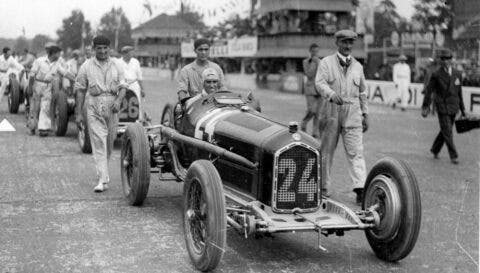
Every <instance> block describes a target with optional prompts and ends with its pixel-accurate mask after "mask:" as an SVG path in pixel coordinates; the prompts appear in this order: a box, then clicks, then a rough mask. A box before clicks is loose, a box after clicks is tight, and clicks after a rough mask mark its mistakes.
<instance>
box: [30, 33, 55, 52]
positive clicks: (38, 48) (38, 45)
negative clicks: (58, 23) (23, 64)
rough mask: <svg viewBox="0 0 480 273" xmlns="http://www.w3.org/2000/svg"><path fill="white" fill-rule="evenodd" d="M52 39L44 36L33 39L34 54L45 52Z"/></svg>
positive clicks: (31, 47)
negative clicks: (46, 45)
mask: <svg viewBox="0 0 480 273" xmlns="http://www.w3.org/2000/svg"><path fill="white" fill-rule="evenodd" d="M51 40H52V39H50V37H48V36H47V35H44V34H37V35H35V37H33V39H32V44H31V46H30V51H31V52H33V53H36V54H38V53H40V52H42V51H43V50H44V47H45V44H46V43H47V42H49V41H51Z"/></svg>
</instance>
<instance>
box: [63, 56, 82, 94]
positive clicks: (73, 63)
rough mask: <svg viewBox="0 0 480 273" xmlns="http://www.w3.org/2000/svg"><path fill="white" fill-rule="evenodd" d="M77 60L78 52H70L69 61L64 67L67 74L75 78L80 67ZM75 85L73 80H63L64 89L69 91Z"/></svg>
mask: <svg viewBox="0 0 480 273" xmlns="http://www.w3.org/2000/svg"><path fill="white" fill-rule="evenodd" d="M79 58H80V50H78V49H74V50H72V52H71V56H70V59H68V61H67V62H66V67H67V71H68V73H70V74H71V75H73V76H74V77H76V76H77V74H78V68H79V66H80V64H79ZM74 83H75V78H74V79H73V80H72V81H71V80H69V79H68V78H64V79H63V88H65V89H71V88H73V85H74Z"/></svg>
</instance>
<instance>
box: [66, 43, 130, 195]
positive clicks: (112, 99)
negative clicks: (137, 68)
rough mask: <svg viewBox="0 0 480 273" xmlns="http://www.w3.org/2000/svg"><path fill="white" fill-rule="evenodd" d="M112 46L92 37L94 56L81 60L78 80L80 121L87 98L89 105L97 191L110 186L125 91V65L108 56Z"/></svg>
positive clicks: (77, 107)
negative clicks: (109, 173) (110, 167)
mask: <svg viewBox="0 0 480 273" xmlns="http://www.w3.org/2000/svg"><path fill="white" fill-rule="evenodd" d="M109 46H110V40H109V39H108V38H107V37H105V36H102V35H99V36H97V37H95V38H94V39H93V48H94V50H95V57H93V58H90V59H87V60H86V61H85V63H83V64H82V66H81V67H80V70H79V71H78V75H77V79H76V81H75V92H76V93H77V105H76V108H75V113H76V122H77V123H81V121H82V108H83V104H84V101H85V107H86V108H87V124H88V128H89V133H90V140H91V143H92V150H93V159H94V160H95V166H96V169H97V176H98V184H97V186H95V188H94V191H95V192H102V191H104V190H106V189H107V188H108V182H109V180H110V178H109V175H108V160H109V158H110V154H111V151H112V148H113V141H114V140H115V136H116V133H117V130H116V126H117V123H118V118H117V113H118V111H119V109H120V105H121V102H122V99H123V97H124V96H125V92H126V89H125V88H126V84H125V77H124V74H123V69H122V68H121V67H120V65H119V64H117V63H116V62H114V61H113V60H111V59H110V57H109V56H108V51H109ZM85 93H86V95H85Z"/></svg>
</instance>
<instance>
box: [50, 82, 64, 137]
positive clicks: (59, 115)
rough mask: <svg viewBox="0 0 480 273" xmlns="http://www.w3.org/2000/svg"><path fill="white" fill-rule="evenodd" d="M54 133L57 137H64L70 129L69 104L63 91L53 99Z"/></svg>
mask: <svg viewBox="0 0 480 273" xmlns="http://www.w3.org/2000/svg"><path fill="white" fill-rule="evenodd" d="M52 107H53V120H52V124H53V131H54V132H55V134H56V135H57V136H64V135H65V134H66V133H67V128H68V102H67V95H66V94H65V92H63V91H59V92H58V93H56V94H55V98H54V99H53V106H52Z"/></svg>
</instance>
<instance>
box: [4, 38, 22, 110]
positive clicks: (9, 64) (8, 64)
mask: <svg viewBox="0 0 480 273" xmlns="http://www.w3.org/2000/svg"><path fill="white" fill-rule="evenodd" d="M12 69H13V70H18V71H22V70H23V69H24V67H23V65H21V64H20V63H19V62H17V60H16V59H15V58H14V57H13V56H12V50H11V49H10V48H9V47H4V48H3V54H2V55H1V56H0V102H1V101H2V98H3V95H4V94H6V90H7V85H8V84H9V78H8V75H9V74H10V72H12Z"/></svg>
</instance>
